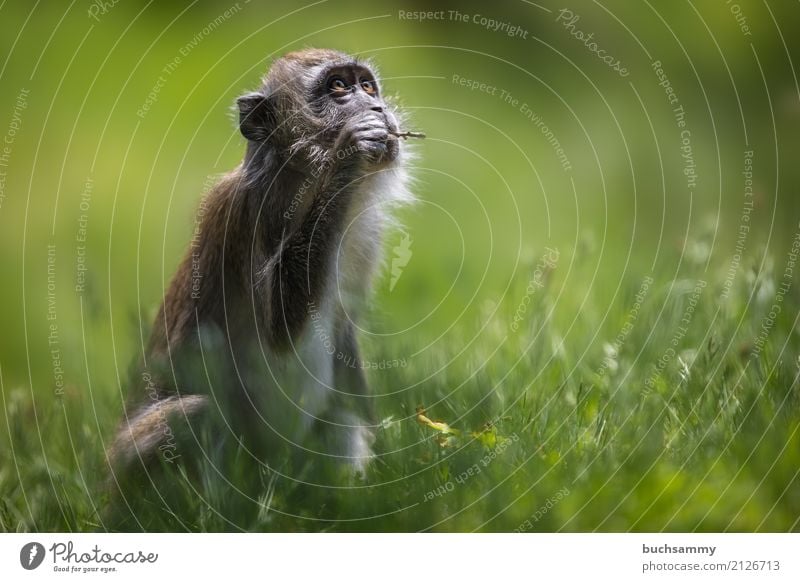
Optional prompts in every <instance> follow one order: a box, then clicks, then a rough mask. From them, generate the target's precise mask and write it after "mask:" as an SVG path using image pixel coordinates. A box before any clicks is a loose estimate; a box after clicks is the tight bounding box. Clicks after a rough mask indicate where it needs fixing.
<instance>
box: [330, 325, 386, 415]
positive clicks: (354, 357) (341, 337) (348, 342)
mask: <svg viewBox="0 0 800 582" xmlns="http://www.w3.org/2000/svg"><path fill="white" fill-rule="evenodd" d="M336 350H337V354H336V356H337V357H336V359H335V360H334V374H335V376H334V385H335V387H336V389H337V390H338V391H339V392H338V393H337V396H341V400H342V401H343V402H342V403H343V404H344V405H346V406H349V407H350V408H351V409H352V410H354V411H356V412H357V413H358V414H359V415H360V416H361V417H362V418H364V419H365V420H367V421H369V422H370V423H375V421H376V418H377V417H376V415H375V406H374V403H373V401H372V398H370V397H369V389H368V387H367V379H366V378H365V376H364V367H363V362H362V360H361V353H360V351H359V348H358V343H357V342H356V334H355V329H354V327H353V323H352V322H351V321H350V320H348V319H345V320H344V321H343V322H342V329H341V330H340V331H339V333H338V334H337V337H336ZM343 392H344V393H345V394H341V393H343Z"/></svg>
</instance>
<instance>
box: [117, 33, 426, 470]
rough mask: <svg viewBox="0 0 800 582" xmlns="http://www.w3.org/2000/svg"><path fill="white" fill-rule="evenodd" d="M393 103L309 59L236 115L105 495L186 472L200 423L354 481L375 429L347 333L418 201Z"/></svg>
mask: <svg viewBox="0 0 800 582" xmlns="http://www.w3.org/2000/svg"><path fill="white" fill-rule="evenodd" d="M390 103H391V101H390V100H388V99H385V98H384V96H383V94H382V91H381V88H380V86H379V83H378V79H377V77H376V74H375V68H374V65H372V63H370V62H369V61H365V60H360V59H358V58H355V57H352V56H349V55H347V54H345V53H342V52H339V51H335V50H329V49H316V48H309V49H304V50H300V51H297V52H291V53H288V54H286V55H284V56H282V57H280V58H278V59H276V60H275V61H274V62H273V63H272V65H271V67H270V68H269V70H268V72H267V74H266V76H265V77H264V78H263V80H262V82H261V84H260V86H259V88H258V89H257V90H256V91H253V92H249V93H246V94H244V95H242V96H241V97H239V98H238V99H237V101H236V106H237V109H238V131H239V132H240V133H241V135H242V136H243V138H244V139H245V141H246V149H245V152H244V156H243V159H242V161H241V163H240V164H239V165H238V166H237V167H236V168H235V169H233V170H232V171H231V172H229V173H228V174H226V175H225V176H223V177H222V178H221V179H220V180H219V182H218V183H217V184H216V185H215V186H214V187H213V188H212V189H211V190H210V191H209V192H208V194H207V195H206V196H205V197H204V199H203V200H202V202H201V207H202V210H203V211H202V218H200V219H199V231H198V232H196V233H195V236H194V237H193V239H192V243H191V245H190V248H189V249H187V251H186V253H185V255H184V257H183V259H182V261H181V263H180V265H179V267H178V268H177V271H176V273H175V274H174V276H173V278H172V280H171V282H170V283H169V285H168V287H167V289H166V291H165V293H164V297H163V302H162V304H161V307H160V309H159V311H158V314H157V316H156V318H155V321H154V322H153V327H152V331H151V334H150V337H149V341H148V342H147V344H146V347H145V350H144V353H143V355H142V357H141V361H140V362H138V363H137V364H136V365H135V366H134V368H133V373H132V375H131V384H132V386H131V388H130V392H131V394H130V396H129V399H128V403H127V404H126V407H125V415H124V418H123V420H122V422H121V423H120V426H119V428H118V429H117V433H116V436H115V438H114V440H113V443H112V445H111V446H110V448H109V451H108V458H109V462H110V465H111V472H112V474H113V476H114V478H115V479H117V478H118V477H120V478H121V476H124V475H126V474H130V473H135V472H137V471H142V470H144V471H146V470H148V467H151V466H152V465H153V464H154V463H157V462H159V461H160V462H161V463H162V464H163V463H164V461H167V462H172V461H173V459H176V458H178V457H180V456H181V455H184V456H185V452H187V451H189V450H190V449H189V448H184V449H183V451H182V450H181V447H188V446H189V445H187V444H186V442H188V441H192V440H193V439H194V440H196V438H195V437H196V434H195V432H194V427H196V426H197V423H202V422H204V421H205V420H204V419H207V418H209V417H214V418H216V419H217V424H215V425H214V426H215V429H214V430H216V431H219V433H220V434H223V433H227V434H228V436H229V437H230V438H231V439H234V440H236V442H243V443H245V444H246V447H247V450H248V452H249V453H250V454H253V455H255V456H256V457H258V458H267V459H269V458H270V455H271V454H272V452H273V451H275V450H280V449H281V447H284V448H285V447H287V446H288V447H289V448H292V449H293V450H295V451H300V452H301V453H304V454H308V455H311V456H314V455H319V456H323V457H326V458H332V459H336V460H337V461H336V462H339V461H343V462H344V463H345V464H346V465H347V466H349V467H350V468H351V469H352V470H353V471H354V472H355V473H363V472H364V471H365V470H366V467H367V466H368V465H369V463H370V460H371V459H372V458H373V457H374V452H373V450H372V447H373V445H374V440H375V430H374V429H375V426H376V418H375V411H374V406H373V402H372V401H373V398H372V394H371V393H370V390H369V388H368V384H367V381H366V378H365V375H364V373H363V370H362V366H361V361H362V360H361V356H360V351H359V347H358V341H357V337H356V328H357V322H358V321H359V318H360V317H361V316H362V314H363V312H364V309H365V306H366V302H367V299H368V297H369V293H370V285H371V280H372V279H373V277H374V275H375V273H376V270H377V268H378V267H379V265H380V261H381V241H382V237H383V233H384V232H385V231H386V229H387V228H389V227H391V226H392V224H393V221H394V219H393V216H394V209H395V208H397V207H398V206H400V205H402V204H406V203H410V202H413V200H414V197H413V195H412V194H411V192H410V188H409V173H408V170H407V167H408V159H409V152H407V151H406V149H405V146H404V145H401V140H400V139H399V138H400V137H403V138H405V137H407V136H406V135H404V133H408V132H401V131H400V125H401V121H402V120H403V116H402V114H401V112H400V111H399V109H398V108H397V107H396V106H394V105H391V104H390ZM412 137H413V135H412ZM403 141H404V140H403ZM314 435H317V436H318V438H312V437H313V436H314ZM179 436H182V438H184V439H185V441H181V440H180V438H179ZM215 438H216V437H215ZM312 441H313V442H314V443H315V445H314V447H316V448H313V449H312V448H311V445H309V444H308V443H309V442H312Z"/></svg>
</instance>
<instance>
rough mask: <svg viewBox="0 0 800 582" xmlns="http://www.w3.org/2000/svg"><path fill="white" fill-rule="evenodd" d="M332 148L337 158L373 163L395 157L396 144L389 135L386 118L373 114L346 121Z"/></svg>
mask: <svg viewBox="0 0 800 582" xmlns="http://www.w3.org/2000/svg"><path fill="white" fill-rule="evenodd" d="M334 150H335V151H334V155H335V156H336V159H337V160H341V161H346V160H350V161H351V162H355V161H361V162H364V163H366V164H369V165H374V164H380V163H383V162H388V161H391V160H393V159H394V158H395V157H397V151H398V144H397V140H396V139H393V138H391V137H390V129H389V126H388V124H387V122H386V119H385V118H384V117H383V116H382V115H378V114H375V115H368V116H364V117H361V118H358V119H354V120H351V121H348V122H347V123H346V124H345V125H344V127H343V128H342V131H341V133H340V134H339V137H338V139H337V140H336V145H335V146H334Z"/></svg>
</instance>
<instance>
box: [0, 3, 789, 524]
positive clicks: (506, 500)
mask: <svg viewBox="0 0 800 582" xmlns="http://www.w3.org/2000/svg"><path fill="white" fill-rule="evenodd" d="M445 4H447V3H445ZM541 4H542V7H540V8H537V7H536V6H535V5H533V4H531V3H526V2H519V3H508V5H504V6H498V7H494V8H493V12H492V13H491V14H490V15H489V16H491V18H492V19H494V22H496V23H500V24H499V25H497V27H494V25H490V23H489V21H488V20H486V18H484V16H486V15H487V14H488V12H489V9H488V8H486V7H485V6H484V5H483V4H480V3H477V2H476V3H466V4H464V3H459V4H458V10H460V11H462V12H461V13H462V15H463V14H467V15H468V18H467V19H466V20H464V19H463V18H460V17H458V18H456V17H450V16H449V15H448V13H445V15H444V17H443V19H441V20H429V21H420V19H419V18H416V17H415V18H410V17H407V16H405V13H404V15H403V16H401V15H400V13H399V12H398V10H399V9H402V10H412V11H414V10H420V9H424V8H425V7H424V6H423V5H422V4H420V3H407V4H405V3H404V4H402V5H401V4H400V3H397V2H376V3H373V5H372V6H371V7H370V9H369V10H367V11H365V9H364V7H363V4H360V3H357V2H349V1H342V2H339V1H334V0H331V1H329V2H318V3H313V4H309V5H308V6H305V7H302V8H298V6H297V5H296V4H293V3H288V2H275V3H270V5H269V6H267V5H260V4H257V3H250V2H244V1H242V2H240V3H232V4H225V5H222V4H219V3H211V2H194V3H191V4H189V5H188V6H181V7H178V6H170V5H167V4H165V3H163V4H153V5H151V3H147V2H119V3H116V4H113V5H109V6H105V7H103V8H101V7H100V5H99V4H89V6H88V7H87V6H85V5H84V6H71V7H63V8H51V7H47V8H45V7H35V8H30V7H29V6H28V5H27V4H25V3H22V2H11V3H4V4H3V5H1V6H0V18H2V22H3V24H2V28H3V29H4V34H2V35H0V62H2V65H1V68H0V80H1V81H0V82H1V83H2V86H3V90H2V94H0V135H3V136H4V137H5V140H6V141H5V142H4V143H5V144H6V145H5V146H4V147H6V149H5V150H0V172H1V175H0V179H1V181H0V224H1V225H2V226H1V227H0V245H2V248H3V251H2V255H0V272H2V273H3V275H4V277H3V278H4V283H3V285H2V287H0V326H2V329H3V333H2V334H0V392H1V393H2V400H0V407H1V409H2V414H0V531H5V532H13V531H39V532H49V531H74V532H77V531H98V530H99V531H104V530H106V529H115V527H116V526H114V525H112V522H111V521H110V520H109V517H108V509H107V505H108V502H109V498H110V496H109V493H108V489H107V484H108V470H107V465H106V457H105V450H106V448H107V447H108V445H109V443H110V439H111V438H112V436H113V433H114V429H115V426H116V425H117V422H118V420H119V418H120V414H121V411H122V404H123V401H124V397H125V394H126V392H127V389H128V386H127V385H126V382H127V380H126V379H127V375H128V370H129V367H130V366H131V364H132V363H133V362H134V361H135V360H136V358H137V357H138V356H139V355H140V354H141V351H142V349H143V343H144V341H145V340H146V336H147V331H148V329H149V326H150V325H151V322H152V320H153V317H154V316H155V312H156V310H157V308H158V305H159V302H160V300H161V297H162V294H163V289H164V287H165V285H166V284H167V282H168V281H169V278H170V277H171V275H172V273H173V271H174V269H175V267H176V265H177V263H178V260H179V258H180V256H181V254H182V253H183V251H184V249H185V248H186V246H187V244H188V242H189V240H190V238H191V235H192V231H193V228H194V217H195V211H196V208H197V205H198V203H199V200H200V197H201V195H202V193H203V191H204V190H207V189H208V187H209V185H210V184H211V183H213V182H214V181H215V180H216V179H218V177H219V176H220V175H221V174H223V173H224V172H226V171H228V170H229V169H230V168H232V167H234V166H235V165H236V164H237V163H238V161H239V160H240V159H241V155H242V150H243V140H242V138H241V137H240V136H239V134H238V132H237V130H236V124H235V121H234V116H233V114H232V109H231V107H232V104H233V102H234V100H235V98H236V96H237V95H239V94H241V93H243V92H245V91H247V90H248V89H250V88H252V87H254V86H255V85H256V84H257V82H258V79H259V78H260V76H261V75H262V74H263V73H264V71H265V70H266V68H267V66H268V64H269V62H270V61H271V59H272V58H274V56H275V55H277V54H281V53H283V52H286V51H287V50H290V49H293V48H298V47H302V46H308V45H314V46H326V47H336V48H340V49H343V50H346V51H350V52H353V53H358V54H359V55H362V56H365V57H370V58H372V59H374V60H375V61H376V62H377V63H378V64H379V65H380V70H381V71H382V74H383V80H382V82H383V85H384V86H385V87H386V91H387V92H388V93H389V94H391V95H394V96H395V99H396V102H397V103H398V104H399V105H400V106H402V107H403V108H404V109H406V110H407V111H408V113H409V115H410V117H411V120H412V121H413V128H412V129H417V130H422V131H425V133H426V134H427V136H428V137H427V139H425V140H424V141H421V142H419V143H413V144H412V143H411V142H410V141H409V143H408V147H410V148H413V150H414V155H415V157H414V162H413V175H414V178H415V183H414V191H415V194H416V196H417V198H418V202H417V203H416V204H414V205H412V206H410V207H407V208H403V209H401V210H400V211H399V212H398V220H399V223H400V225H401V226H400V227H399V228H397V229H396V230H394V231H393V232H391V233H390V234H389V235H388V236H387V238H386V240H385V241H384V247H385V252H386V261H385V264H384V266H383V268H382V270H381V272H380V273H379V277H378V278H377V280H376V282H375V289H374V296H373V298H372V299H371V301H370V308H369V313H368V314H367V316H366V317H365V320H364V322H363V325H362V327H363V329H362V331H361V337H360V342H361V347H362V351H363V355H364V358H365V364H364V365H365V368H366V374H367V378H368V380H369V382H370V384H371V385H372V387H373V390H374V392H375V404H376V407H377V410H378V413H379V416H380V418H381V419H382V422H381V426H380V427H379V429H378V431H377V443H376V451H377V453H378V456H377V458H376V459H375V461H374V463H373V464H372V465H371V466H370V468H369V469H368V471H367V472H366V474H365V475H363V476H361V477H353V476H352V475H350V474H347V473H346V472H342V471H337V470H329V468H325V469H322V468H321V467H320V466H319V465H318V464H316V463H315V462H314V460H313V459H312V461H311V462H304V463H302V464H297V463H293V462H292V461H291V460H290V459H288V458H287V460H286V462H285V463H284V464H281V465H279V466H270V467H258V466H254V465H253V464H252V463H248V462H246V461H245V460H244V458H245V457H246V451H242V452H240V453H236V454H230V449H228V452H227V453H226V454H224V455H221V456H215V455H214V451H213V448H212V449H209V450H210V451H211V452H210V453H209V456H208V457H206V458H205V459H204V461H203V464H202V466H201V468H200V470H199V471H198V472H197V473H196V474H192V475H188V474H185V473H180V474H176V475H175V476H174V479H172V480H171V482H170V484H169V486H167V487H164V486H163V485H158V486H156V485H152V484H151V485H146V487H150V488H151V489H153V491H152V492H153V493H155V494H156V495H155V499H152V498H151V499H148V500H147V501H144V502H142V501H136V500H129V501H130V503H131V505H130V507H128V506H127V505H125V504H122V509H121V511H122V512H123V513H125V512H126V511H127V513H128V521H127V524H126V529H133V530H146V531H161V530H175V531H231V530H232V531H239V530H244V531H337V532H342V531H441V532H471V531H521V532H536V531H615V532H617V531H743V532H750V531H800V432H799V431H798V429H800V327H798V315H799V314H800V290H799V289H800V281H798V278H799V277H800V268H799V266H798V262H797V261H798V254H800V198H799V197H798V196H797V191H798V184H800V166H798V164H797V163H796V152H797V148H798V147H799V146H800V143H798V141H799V139H798V135H800V132H797V131H796V128H797V124H798V122H800V121H799V120H800V89H798V85H797V76H796V75H795V74H794V69H793V65H792V58H793V57H797V55H798V54H799V53H798V44H797V41H796V40H795V39H793V38H790V37H789V36H788V35H786V32H787V31H786V30H783V34H784V35H786V36H785V37H784V36H781V35H779V34H778V33H777V31H780V30H781V26H780V24H779V23H783V22H786V21H787V20H788V19H790V18H791V17H795V18H796V12H797V11H796V9H795V8H792V7H790V6H788V5H785V6H781V7H772V8H770V7H765V5H762V4H759V3H755V2H752V3H749V2H740V4H741V5H742V9H743V13H742V14H746V15H747V18H748V20H747V23H748V26H749V27H750V28H749V29H748V30H750V31H751V34H750V35H746V34H745V31H744V30H743V29H742V18H737V17H736V15H734V14H732V13H731V12H730V10H729V9H728V7H726V6H725V5H724V4H720V5H719V6H703V7H700V6H693V5H692V4H689V3H687V4H686V5H682V4H678V3H676V4H675V5H674V6H673V5H670V6H669V7H666V6H664V7H660V6H659V7H653V6H651V5H650V4H648V3H644V4H642V5H639V6H632V5H631V4H630V3H621V2H620V3H616V4H615V5H610V6H608V7H604V6H601V5H599V4H598V3H592V2H580V3H576V4H575V5H574V6H572V7H571V8H570V10H571V14H572V16H570V18H561V20H557V19H558V17H559V12H558V10H559V9H561V8H562V7H561V6H555V5H553V6H550V5H549V4H548V3H547V2H543V3H541ZM93 7H94V8H93ZM452 8H453V9H455V8H456V5H455V4H454V5H453V7H452ZM482 15H483V16H482ZM575 15H578V16H580V19H579V20H577V21H575V20H574V16H575ZM570 22H572V25H571V26H572V27H571V28H568V26H569V23H570ZM503 23H505V24H503ZM625 23H627V26H628V27H630V28H628V27H626V26H624V24H625ZM514 26H516V27H517V28H513V27H514ZM12 30H13V31H14V32H13V34H12V33H11V32H10V31H12ZM512 30H513V31H514V32H513V34H509V32H510V31H512ZM576 31H578V32H582V33H585V34H589V33H593V34H594V37H593V38H595V40H596V42H597V45H598V46H600V47H601V48H602V49H604V50H606V51H607V52H608V54H611V55H614V59H615V62H617V64H619V63H624V66H625V68H626V71H627V72H629V76H625V77H623V76H621V75H620V72H621V68H620V67H617V68H616V69H615V68H613V67H610V66H607V64H606V63H605V62H604V61H602V60H601V59H598V56H597V51H596V50H595V49H596V48H597V47H595V49H587V47H588V44H586V42H588V41H586V42H584V41H582V40H580V39H579V38H578V37H577V36H576ZM686 132H688V133H686ZM0 139H2V137H0ZM9 140H10V143H9ZM202 437H203V438H208V439H213V438H214V435H213V434H206V435H202Z"/></svg>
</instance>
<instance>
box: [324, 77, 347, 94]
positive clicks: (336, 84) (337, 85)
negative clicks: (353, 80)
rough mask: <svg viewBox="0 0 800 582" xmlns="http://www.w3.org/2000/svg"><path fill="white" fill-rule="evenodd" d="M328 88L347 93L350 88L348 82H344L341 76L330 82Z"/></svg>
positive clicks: (334, 91) (335, 91)
mask: <svg viewBox="0 0 800 582" xmlns="http://www.w3.org/2000/svg"><path fill="white" fill-rule="evenodd" d="M328 89H330V90H331V91H332V92H333V93H346V92H347V91H348V89H349V87H348V86H347V83H345V82H344V80H343V79H340V78H339V77H334V78H333V79H331V80H330V81H329V82H328Z"/></svg>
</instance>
